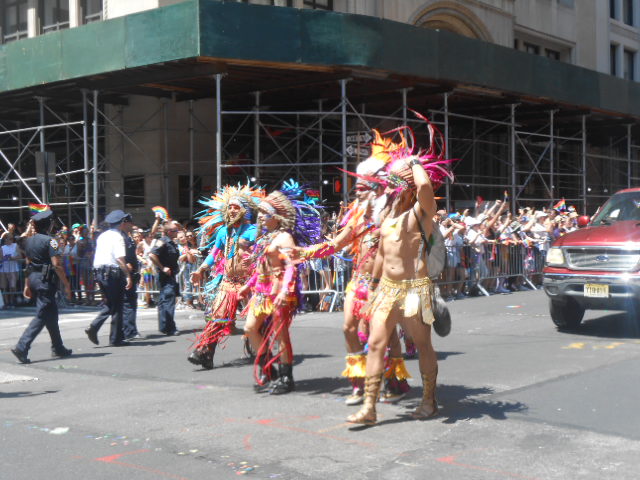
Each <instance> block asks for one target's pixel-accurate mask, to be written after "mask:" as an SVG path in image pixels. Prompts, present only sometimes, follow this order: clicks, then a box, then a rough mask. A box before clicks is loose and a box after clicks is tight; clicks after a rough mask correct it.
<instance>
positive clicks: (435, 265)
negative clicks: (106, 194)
mask: <svg viewBox="0 0 640 480" xmlns="http://www.w3.org/2000/svg"><path fill="white" fill-rule="evenodd" d="M427 245H428V246H427V254H428V255H429V257H428V258H427V268H428V269H429V278H430V279H431V280H435V279H437V278H438V277H439V276H440V274H441V273H442V270H444V264H445V261H446V258H447V247H446V246H445V244H444V237H443V236H442V232H441V231H440V227H439V226H438V224H437V223H436V222H434V221H432V222H431V235H430V236H429V240H428V243H427Z"/></svg>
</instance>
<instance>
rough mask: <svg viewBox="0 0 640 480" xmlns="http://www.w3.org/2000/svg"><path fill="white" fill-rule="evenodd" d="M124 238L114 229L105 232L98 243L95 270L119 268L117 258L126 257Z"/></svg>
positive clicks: (94, 260)
mask: <svg viewBox="0 0 640 480" xmlns="http://www.w3.org/2000/svg"><path fill="white" fill-rule="evenodd" d="M125 255H126V250H125V248H124V238H122V233H121V232H120V230H118V229H117V228H112V229H110V230H107V231H106V232H103V233H101V234H100V236H99V237H98V241H97V242H96V253H95V257H94V259H93V268H100V267H104V266H106V267H117V266H118V262H117V260H116V259H117V258H120V257H124V256H125Z"/></svg>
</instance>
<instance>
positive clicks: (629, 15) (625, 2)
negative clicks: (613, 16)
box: [622, 0, 634, 25]
mask: <svg viewBox="0 0 640 480" xmlns="http://www.w3.org/2000/svg"><path fill="white" fill-rule="evenodd" d="M633 2H634V0H622V21H623V22H624V23H626V24H627V25H633Z"/></svg>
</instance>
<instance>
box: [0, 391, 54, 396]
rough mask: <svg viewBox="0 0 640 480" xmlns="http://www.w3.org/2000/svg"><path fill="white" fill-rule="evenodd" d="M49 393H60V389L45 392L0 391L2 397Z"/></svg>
mask: <svg viewBox="0 0 640 480" xmlns="http://www.w3.org/2000/svg"><path fill="white" fill-rule="evenodd" d="M47 393H58V390H45V391H44V392H0V398H21V397H37V396H39V395H46V394H47Z"/></svg>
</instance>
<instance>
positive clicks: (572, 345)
mask: <svg viewBox="0 0 640 480" xmlns="http://www.w3.org/2000/svg"><path fill="white" fill-rule="evenodd" d="M584 346H585V344H584V343H583V342H575V343H570V344H569V345H567V346H566V347H562V348H563V349H565V350H570V349H577V350H580V349H583V348H584Z"/></svg>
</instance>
